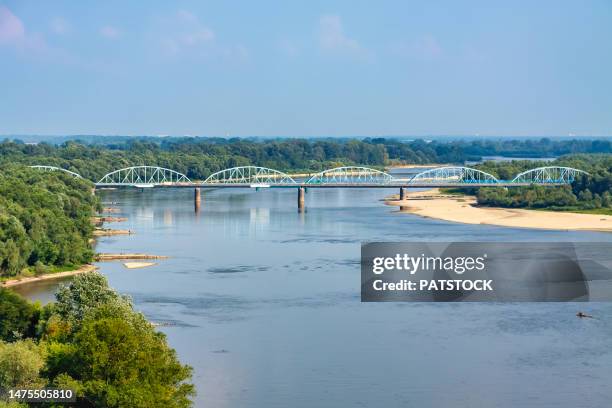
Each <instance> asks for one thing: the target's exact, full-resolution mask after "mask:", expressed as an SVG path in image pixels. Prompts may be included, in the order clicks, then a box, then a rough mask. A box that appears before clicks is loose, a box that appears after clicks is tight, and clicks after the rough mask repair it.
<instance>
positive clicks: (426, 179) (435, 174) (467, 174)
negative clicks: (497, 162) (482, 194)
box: [408, 166, 499, 184]
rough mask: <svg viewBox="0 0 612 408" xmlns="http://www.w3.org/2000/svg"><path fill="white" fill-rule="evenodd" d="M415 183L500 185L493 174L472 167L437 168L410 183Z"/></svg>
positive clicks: (411, 180)
mask: <svg viewBox="0 0 612 408" xmlns="http://www.w3.org/2000/svg"><path fill="white" fill-rule="evenodd" d="M414 183H419V184H420V183H431V184H437V183H458V184H483V183H491V184H495V183H499V180H498V179H497V178H496V177H495V176H493V175H492V174H489V173H486V172H484V171H482V170H477V169H473V168H471V167H461V166H454V167H437V168H435V169H429V170H425V171H423V172H421V173H419V174H417V175H416V176H414V177H413V178H411V179H410V181H408V184H414Z"/></svg>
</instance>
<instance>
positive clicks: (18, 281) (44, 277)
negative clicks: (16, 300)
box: [0, 265, 97, 288]
mask: <svg viewBox="0 0 612 408" xmlns="http://www.w3.org/2000/svg"><path fill="white" fill-rule="evenodd" d="M96 269H97V267H96V266H94V265H83V266H81V267H80V268H79V269H75V270H74V271H65V272H56V273H48V274H46V275H41V276H30V277H27V278H18V279H11V280H7V281H4V282H1V283H0V287H3V288H9V287H11V286H17V285H24V284H26V283H32V282H40V281H43V280H49V279H59V278H65V277H66V276H73V275H79V274H81V273H87V272H92V271H95V270H96Z"/></svg>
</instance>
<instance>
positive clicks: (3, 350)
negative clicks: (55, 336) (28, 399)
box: [0, 340, 45, 389]
mask: <svg viewBox="0 0 612 408" xmlns="http://www.w3.org/2000/svg"><path fill="white" fill-rule="evenodd" d="M44 365H45V359H44V351H43V349H42V348H41V347H40V346H38V345H37V344H36V343H34V342H33V341H32V340H20V341H17V342H14V343H1V342H0V389H2V388H3V389H7V388H40V387H42V386H44V384H45V380H44V379H42V378H41V377H40V375H39V374H40V371H41V370H42V368H43V367H44Z"/></svg>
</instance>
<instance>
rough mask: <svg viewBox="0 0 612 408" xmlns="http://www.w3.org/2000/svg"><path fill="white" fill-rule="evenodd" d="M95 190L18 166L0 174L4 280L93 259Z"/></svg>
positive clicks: (0, 272) (57, 175)
mask: <svg viewBox="0 0 612 408" xmlns="http://www.w3.org/2000/svg"><path fill="white" fill-rule="evenodd" d="M91 188H92V185H91V184H90V183H89V182H87V181H84V180H80V179H76V178H74V177H71V176H69V175H66V174H64V173H62V172H54V173H43V172H41V171H38V170H33V169H29V168H25V167H23V166H17V165H7V166H3V168H2V172H0V278H2V277H5V278H6V277H11V276H15V275H17V274H19V273H21V272H26V271H29V272H32V273H42V272H45V271H46V270H47V267H48V266H74V265H79V264H83V263H87V262H89V261H90V260H91V258H92V256H93V251H92V249H91V245H90V244H89V239H90V238H91V233H92V229H93V226H92V224H91V217H92V215H93V214H94V211H95V209H96V205H97V201H96V198H95V197H94V196H92V194H91Z"/></svg>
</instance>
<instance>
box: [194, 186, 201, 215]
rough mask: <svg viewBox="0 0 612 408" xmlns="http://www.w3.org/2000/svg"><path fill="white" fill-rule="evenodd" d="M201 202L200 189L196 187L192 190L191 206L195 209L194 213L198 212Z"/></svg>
mask: <svg viewBox="0 0 612 408" xmlns="http://www.w3.org/2000/svg"><path fill="white" fill-rule="evenodd" d="M201 202H202V198H201V194H200V187H196V188H194V189H193V206H194V208H195V212H198V211H200V204H201Z"/></svg>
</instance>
